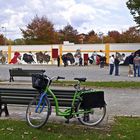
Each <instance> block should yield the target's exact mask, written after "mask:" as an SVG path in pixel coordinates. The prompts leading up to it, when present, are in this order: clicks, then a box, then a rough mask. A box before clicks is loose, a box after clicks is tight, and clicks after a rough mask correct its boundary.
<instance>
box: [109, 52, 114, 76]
mask: <svg viewBox="0 0 140 140" xmlns="http://www.w3.org/2000/svg"><path fill="white" fill-rule="evenodd" d="M113 71H114V55H111V57H110V58H109V75H112V74H113Z"/></svg>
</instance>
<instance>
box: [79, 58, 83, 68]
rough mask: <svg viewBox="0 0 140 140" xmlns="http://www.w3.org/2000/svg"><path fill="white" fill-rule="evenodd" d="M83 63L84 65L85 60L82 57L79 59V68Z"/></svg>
mask: <svg viewBox="0 0 140 140" xmlns="http://www.w3.org/2000/svg"><path fill="white" fill-rule="evenodd" d="M82 63H83V58H82V57H81V56H80V58H79V66H82Z"/></svg>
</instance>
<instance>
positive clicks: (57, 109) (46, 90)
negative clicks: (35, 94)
mask: <svg viewBox="0 0 140 140" xmlns="http://www.w3.org/2000/svg"><path fill="white" fill-rule="evenodd" d="M44 93H46V94H47V95H51V96H52V97H53V100H54V102H55V113H56V115H57V116H68V115H70V112H69V111H70V110H71V109H72V108H73V107H74V103H75V100H76V98H77V97H79V94H80V91H75V93H74V96H73V100H72V104H71V108H66V110H67V109H68V111H66V110H65V111H61V110H60V107H59V102H58V100H57V97H56V96H55V95H54V93H53V92H52V91H51V89H50V88H49V87H48V86H47V87H46V89H45V91H44ZM71 113H72V114H73V115H75V114H76V113H74V111H72V112H71Z"/></svg>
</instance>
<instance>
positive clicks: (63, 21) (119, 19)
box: [0, 0, 136, 39]
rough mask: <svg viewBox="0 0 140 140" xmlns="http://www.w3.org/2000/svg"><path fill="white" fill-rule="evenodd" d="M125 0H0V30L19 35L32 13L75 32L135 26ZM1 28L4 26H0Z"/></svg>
mask: <svg viewBox="0 0 140 140" xmlns="http://www.w3.org/2000/svg"><path fill="white" fill-rule="evenodd" d="M126 1H128V0H18V1H17V0H0V9H1V12H0V33H5V32H6V33H5V35H6V37H7V38H11V39H16V38H21V37H22V34H21V31H20V28H22V29H26V25H27V24H28V23H30V22H31V21H32V19H33V18H34V17H35V15H38V16H39V17H42V16H46V17H47V18H48V19H49V20H50V21H52V23H53V24H54V27H55V29H58V30H59V29H62V28H63V27H64V26H66V25H67V24H68V23H69V24H71V25H72V26H73V27H74V28H75V29H77V30H78V32H79V33H88V32H89V31H91V30H94V31H95V32H97V33H98V32H103V33H104V34H106V33H107V32H108V31H111V30H118V31H119V32H122V31H125V30H127V29H128V28H129V27H131V26H135V25H136V24H135V22H134V21H133V17H132V15H131V14H130V11H129V10H128V8H127V7H126V4H125V3H126ZM2 27H5V28H2Z"/></svg>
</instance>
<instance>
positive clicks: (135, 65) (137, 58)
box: [128, 53, 140, 77]
mask: <svg viewBox="0 0 140 140" xmlns="http://www.w3.org/2000/svg"><path fill="white" fill-rule="evenodd" d="M128 61H129V62H128V63H129V70H128V76H129V77H133V76H134V77H136V76H138V77H140V55H139V54H138V53H136V55H134V53H131V55H130V56H129V59H128Z"/></svg>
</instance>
